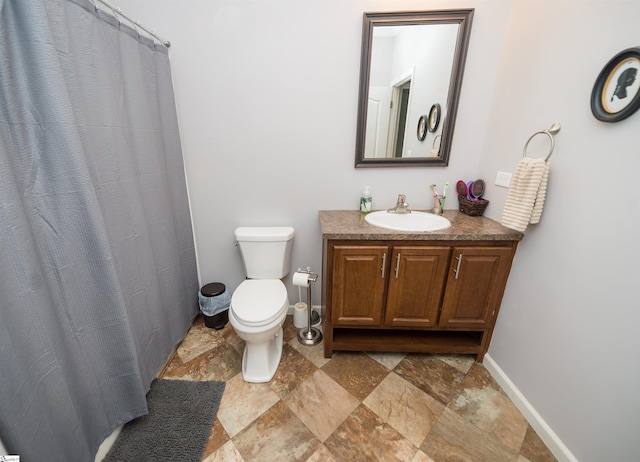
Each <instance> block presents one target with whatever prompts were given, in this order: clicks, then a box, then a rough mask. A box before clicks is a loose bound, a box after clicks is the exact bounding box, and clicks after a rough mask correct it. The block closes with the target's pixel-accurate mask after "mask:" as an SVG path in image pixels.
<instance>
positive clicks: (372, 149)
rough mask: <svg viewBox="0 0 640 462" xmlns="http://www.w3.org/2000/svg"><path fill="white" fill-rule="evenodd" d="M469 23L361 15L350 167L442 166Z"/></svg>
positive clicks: (460, 17) (431, 15)
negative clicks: (353, 151)
mask: <svg viewBox="0 0 640 462" xmlns="http://www.w3.org/2000/svg"><path fill="white" fill-rule="evenodd" d="M472 18H473V9H466V10H439V11H430V12H429V11H425V12H398V13H364V22H363V32H362V62H361V68H360V97H359V100H358V127H357V138H356V167H378V166H384V167H393V166H414V165H423V166H446V165H447V164H448V162H449V154H450V147H451V139H452V137H453V129H454V124H455V116H456V111H457V106H458V98H459V93H460V87H461V85H462V73H463V69H464V62H465V58H466V51H467V46H468V42H469V34H470V31H471V20H472ZM435 105H439V108H440V110H439V111H437V114H434V113H430V111H431V108H432V107H434V106H435ZM434 115H435V116H437V117H438V120H434ZM425 120H428V123H427V124H426V125H427V127H425V123H424V121H425ZM425 128H429V130H428V131H425ZM436 140H437V142H436Z"/></svg>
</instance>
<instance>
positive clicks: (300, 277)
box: [293, 271, 309, 287]
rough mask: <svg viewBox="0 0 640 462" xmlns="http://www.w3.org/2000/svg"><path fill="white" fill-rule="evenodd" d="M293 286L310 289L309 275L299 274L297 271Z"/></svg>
mask: <svg viewBox="0 0 640 462" xmlns="http://www.w3.org/2000/svg"><path fill="white" fill-rule="evenodd" d="M293 285H294V286H300V287H309V274H308V273H298V272H297V271H296V272H295V273H293Z"/></svg>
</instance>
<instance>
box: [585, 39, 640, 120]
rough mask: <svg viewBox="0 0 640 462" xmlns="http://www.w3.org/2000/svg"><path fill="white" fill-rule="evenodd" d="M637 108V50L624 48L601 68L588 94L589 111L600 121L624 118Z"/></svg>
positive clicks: (639, 77) (639, 90)
mask: <svg viewBox="0 0 640 462" xmlns="http://www.w3.org/2000/svg"><path fill="white" fill-rule="evenodd" d="M638 108H640V47H634V48H628V49H626V50H624V51H621V52H620V53H618V54H617V55H615V56H614V57H613V58H612V59H611V60H610V61H609V62H608V63H607V64H606V66H604V68H603V69H602V71H601V72H600V75H598V78H597V79H596V83H595V85H594V86H593V91H592V92H591V112H593V115H594V117H595V118H596V119H598V120H601V121H603V122H618V121H620V120H623V119H626V118H627V117H629V116H630V115H631V114H633V113H634V112H636V111H637V110H638Z"/></svg>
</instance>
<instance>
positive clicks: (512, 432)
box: [449, 364, 528, 453]
mask: <svg viewBox="0 0 640 462" xmlns="http://www.w3.org/2000/svg"><path fill="white" fill-rule="evenodd" d="M449 408H450V409H451V410H453V411H455V412H456V413H457V414H458V415H460V416H462V417H464V418H465V419H466V420H468V421H469V422H471V423H473V424H474V425H475V426H476V427H478V428H479V429H481V430H483V431H484V432H486V433H488V434H490V435H492V436H493V437H495V438H496V439H497V440H499V441H501V442H502V443H503V444H504V445H506V446H508V447H509V448H511V449H512V450H513V451H514V452H516V453H517V452H518V451H519V450H520V447H521V446H522V442H523V440H524V436H525V433H526V431H527V427H528V423H527V421H526V420H525V418H524V417H523V416H522V414H520V411H519V410H518V408H517V407H516V406H515V405H514V404H513V402H512V401H511V400H510V399H509V397H508V396H507V395H506V394H505V393H504V391H503V390H502V389H501V388H500V387H499V385H498V384H497V383H496V382H495V381H494V380H493V378H492V377H491V376H490V375H489V372H487V370H486V369H485V368H484V367H483V366H481V365H480V364H474V365H473V367H471V369H470V370H469V373H468V374H467V375H466V377H465V378H464V380H462V382H460V391H459V393H458V395H457V396H456V397H455V398H453V399H452V400H451V402H450V403H449Z"/></svg>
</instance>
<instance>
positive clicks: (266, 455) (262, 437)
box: [233, 402, 320, 462]
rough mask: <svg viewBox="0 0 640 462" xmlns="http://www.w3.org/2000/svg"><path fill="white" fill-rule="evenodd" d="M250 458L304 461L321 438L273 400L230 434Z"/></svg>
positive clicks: (244, 455) (254, 459) (246, 457)
mask: <svg viewBox="0 0 640 462" xmlns="http://www.w3.org/2000/svg"><path fill="white" fill-rule="evenodd" d="M233 443H234V444H235V446H236V448H237V449H238V452H240V454H241V455H242V457H243V459H244V460H245V461H247V462H249V461H258V460H262V461H267V460H273V461H291V462H294V461H305V460H307V459H308V458H309V457H311V455H312V454H313V453H314V451H315V450H316V448H317V447H318V445H319V444H320V442H319V441H318V440H317V439H316V437H315V436H313V434H312V433H311V431H309V429H308V428H307V427H306V426H305V425H304V424H303V423H302V422H301V421H300V419H298V418H297V417H296V416H295V414H294V413H293V412H291V410H290V409H289V408H287V406H285V405H284V404H283V403H282V402H278V403H276V404H274V405H273V406H272V407H271V408H269V410H267V411H266V412H265V413H264V414H262V415H261V416H260V417H258V418H257V419H256V420H255V421H254V422H253V423H251V424H250V425H249V426H248V427H247V428H245V429H244V430H242V432H240V433H239V434H238V435H237V436H235V437H234V438H233Z"/></svg>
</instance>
